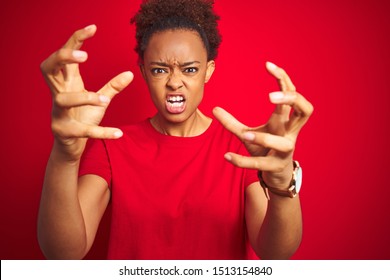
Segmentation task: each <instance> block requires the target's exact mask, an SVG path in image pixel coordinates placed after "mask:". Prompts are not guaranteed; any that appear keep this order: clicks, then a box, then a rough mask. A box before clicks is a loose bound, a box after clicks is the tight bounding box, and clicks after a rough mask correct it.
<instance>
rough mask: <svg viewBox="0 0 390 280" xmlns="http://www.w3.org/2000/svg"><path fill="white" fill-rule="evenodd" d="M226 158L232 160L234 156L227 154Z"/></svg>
mask: <svg viewBox="0 0 390 280" xmlns="http://www.w3.org/2000/svg"><path fill="white" fill-rule="evenodd" d="M224 157H225V159H226V160H227V161H231V160H232V156H231V155H230V154H225V156H224Z"/></svg>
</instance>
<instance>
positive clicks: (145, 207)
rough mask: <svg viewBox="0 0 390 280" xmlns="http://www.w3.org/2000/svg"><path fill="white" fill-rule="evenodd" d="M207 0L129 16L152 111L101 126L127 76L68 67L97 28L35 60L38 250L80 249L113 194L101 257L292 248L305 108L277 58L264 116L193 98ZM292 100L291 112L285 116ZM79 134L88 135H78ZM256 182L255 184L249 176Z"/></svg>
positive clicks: (210, 64)
mask: <svg viewBox="0 0 390 280" xmlns="http://www.w3.org/2000/svg"><path fill="white" fill-rule="evenodd" d="M212 7H213V1H206V0H150V1H146V2H144V3H143V4H142V5H141V8H140V10H139V11H138V13H137V14H136V16H135V17H134V18H133V19H132V21H133V22H134V23H135V24H136V29H137V34H136V39H137V47H136V51H137V53H138V56H139V63H140V70H141V73H142V75H143V78H144V79H145V81H146V83H147V85H148V88H149V92H150V94H151V97H152V100H153V102H154V105H155V106H156V108H157V113H156V115H154V116H153V117H151V118H150V119H147V120H145V121H143V122H141V123H138V124H133V125H128V126H125V127H122V128H121V129H118V128H108V127H101V126H99V123H100V121H101V119H102V118H103V116H104V113H105V110H106V108H107V106H108V105H109V103H110V102H111V100H112V98H113V97H114V96H115V95H116V94H117V93H119V92H120V91H122V90H123V89H124V88H125V87H126V86H127V85H128V84H129V83H130V82H131V80H132V79H133V74H132V73H130V72H124V73H121V74H119V75H118V76H116V77H115V78H113V79H112V80H111V81H110V82H108V83H107V84H106V85H105V86H104V87H103V88H102V89H100V90H99V91H98V92H89V91H87V90H86V89H85V87H84V84H83V80H82V78H81V76H80V73H79V68H78V64H79V63H83V62H85V61H86V60H87V53H85V52H84V51H81V50H80V48H81V46H82V43H83V42H84V41H85V40H87V39H88V38H90V37H92V36H93V35H94V34H95V32H96V26H95V25H91V26H88V27H86V28H84V29H81V30H78V31H76V32H75V33H74V34H73V36H72V37H71V38H70V39H69V40H68V41H67V43H66V44H65V45H64V47H63V48H61V49H60V50H58V51H56V52H55V53H53V54H52V55H51V56H50V57H48V58H47V59H46V60H45V61H44V62H43V63H42V65H41V69H42V72H43V74H44V77H45V79H46V81H47V83H48V85H49V87H50V89H51V92H52V94H53V111H52V130H53V134H54V145H53V149H52V153H51V155H50V158H49V162H48V165H47V171H46V176H45V182H44V186H43V191H42V199H41V205H40V211H39V221H38V238H39V242H40V245H41V248H42V250H43V252H44V254H45V256H46V257H47V258H51V259H81V258H83V257H84V256H85V255H86V254H87V252H88V251H89V249H90V248H91V246H92V244H93V241H94V238H95V235H96V232H97V229H98V225H99V222H100V220H101V218H102V215H103V213H104V211H105V209H106V207H107V205H108V204H109V203H112V217H111V230H110V241H109V242H110V243H109V250H108V258H109V259H245V258H249V257H251V252H252V249H253V251H254V252H255V253H256V254H257V256H258V257H260V258H269V259H283V258H289V257H290V256H291V255H292V254H293V253H294V252H295V251H296V249H297V248H298V246H299V244H300V241H301V233H302V222H301V209H300V202H299V196H298V195H296V193H297V191H298V189H299V183H300V182H299V181H300V178H299V172H300V167H299V165H298V163H297V162H295V161H293V151H294V145H295V142H296V138H297V135H298V133H299V131H300V129H301V128H302V126H303V125H304V124H305V122H306V121H307V120H308V118H309V116H310V115H311V113H312V110H313V108H312V106H311V104H310V103H309V102H308V101H307V100H306V99H305V98H304V97H303V96H302V95H300V94H299V93H297V92H296V91H295V87H294V85H293V84H292V82H291V80H290V78H289V77H288V75H287V74H286V73H285V72H284V71H283V69H281V68H279V67H277V66H276V65H274V64H272V63H267V65H266V67H267V70H268V71H269V72H270V74H272V75H273V76H275V78H276V79H277V80H278V81H279V84H280V87H281V90H280V91H279V92H273V93H271V94H270V100H271V102H272V103H274V104H276V109H275V112H274V113H273V114H272V116H271V118H270V119H269V121H268V122H267V123H266V124H265V125H262V126H259V127H257V128H251V127H247V126H246V125H244V124H241V123H240V122H239V121H238V120H236V119H235V118H234V117H233V116H232V115H230V114H229V113H227V112H226V111H224V110H223V109H221V108H215V109H214V110H213V114H214V116H215V118H216V119H217V120H213V119H211V118H210V117H208V116H205V115H204V114H203V113H202V112H201V111H200V110H199V109H198V106H199V104H200V102H201V101H202V97H203V89H204V85H205V83H207V81H208V80H209V79H210V78H211V76H212V74H213V72H214V69H215V60H214V59H215V58H216V56H217V50H218V46H219V44H220V35H219V33H218V30H217V20H218V19H219V18H218V16H217V15H216V14H215V13H214V12H213V9H212ZM291 110H292V114H290V112H291ZM88 138H89V140H88V143H87V139H88ZM259 179H260V182H261V185H260V183H259Z"/></svg>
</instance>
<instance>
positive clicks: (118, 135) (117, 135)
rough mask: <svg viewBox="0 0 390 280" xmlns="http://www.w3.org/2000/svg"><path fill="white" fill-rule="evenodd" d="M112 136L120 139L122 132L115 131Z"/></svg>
mask: <svg viewBox="0 0 390 280" xmlns="http://www.w3.org/2000/svg"><path fill="white" fill-rule="evenodd" d="M114 136H115V137H116V138H119V137H122V136H123V132H122V131H120V130H117V131H115V132H114Z"/></svg>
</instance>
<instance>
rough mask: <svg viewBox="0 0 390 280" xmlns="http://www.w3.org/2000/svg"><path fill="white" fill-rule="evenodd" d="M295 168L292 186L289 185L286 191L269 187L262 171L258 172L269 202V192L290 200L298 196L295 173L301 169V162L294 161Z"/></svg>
mask: <svg viewBox="0 0 390 280" xmlns="http://www.w3.org/2000/svg"><path fill="white" fill-rule="evenodd" d="M293 166H294V171H293V174H292V178H291V181H290V184H289V186H288V188H287V189H284V190H283V189H278V188H273V187H270V186H268V185H267V183H266V182H265V181H264V179H263V176H262V171H260V170H259V171H258V172H257V176H258V178H259V181H260V185H261V186H262V188H263V190H264V193H265V196H266V197H267V199H268V200H270V196H269V192H271V193H273V194H276V195H279V196H285V197H290V198H294V197H296V196H297V194H298V193H297V190H296V178H295V177H296V174H295V172H296V170H297V169H298V168H300V165H299V162H298V161H296V160H294V161H293Z"/></svg>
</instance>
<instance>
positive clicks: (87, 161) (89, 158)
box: [79, 139, 111, 186]
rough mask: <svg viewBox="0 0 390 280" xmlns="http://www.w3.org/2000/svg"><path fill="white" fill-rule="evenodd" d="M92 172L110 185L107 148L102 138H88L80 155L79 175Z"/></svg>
mask: <svg viewBox="0 0 390 280" xmlns="http://www.w3.org/2000/svg"><path fill="white" fill-rule="evenodd" d="M87 174H94V175H97V176H100V177H102V178H103V179H104V180H106V182H107V184H108V185H109V186H110V185H111V165H110V161H109V157H108V153H107V148H106V145H105V143H104V141H103V140H100V139H89V140H88V142H87V146H86V147H85V150H84V153H83V155H82V157H81V162H80V168H79V177H80V176H83V175H87Z"/></svg>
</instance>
